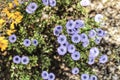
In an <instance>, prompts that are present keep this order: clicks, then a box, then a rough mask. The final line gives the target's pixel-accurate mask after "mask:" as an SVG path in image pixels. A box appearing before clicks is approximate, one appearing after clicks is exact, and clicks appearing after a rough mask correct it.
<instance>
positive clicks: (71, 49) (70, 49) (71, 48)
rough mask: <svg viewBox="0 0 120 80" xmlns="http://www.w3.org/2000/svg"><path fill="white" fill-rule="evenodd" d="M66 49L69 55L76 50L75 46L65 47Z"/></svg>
mask: <svg viewBox="0 0 120 80" xmlns="http://www.w3.org/2000/svg"><path fill="white" fill-rule="evenodd" d="M67 49H68V52H69V53H73V52H75V50H76V49H75V46H74V45H73V44H69V45H68V47H67Z"/></svg>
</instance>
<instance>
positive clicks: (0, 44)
mask: <svg viewBox="0 0 120 80" xmlns="http://www.w3.org/2000/svg"><path fill="white" fill-rule="evenodd" d="M7 47H8V40H6V39H4V37H0V49H1V51H4V50H5V49H6V48H7Z"/></svg>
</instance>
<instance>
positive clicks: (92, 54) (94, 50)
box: [89, 47, 99, 58]
mask: <svg viewBox="0 0 120 80" xmlns="http://www.w3.org/2000/svg"><path fill="white" fill-rule="evenodd" d="M98 55H99V49H98V48H97V47H93V48H91V49H90V54H89V57H94V58H95V57H97V56H98Z"/></svg>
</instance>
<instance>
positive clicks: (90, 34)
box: [88, 30, 96, 38]
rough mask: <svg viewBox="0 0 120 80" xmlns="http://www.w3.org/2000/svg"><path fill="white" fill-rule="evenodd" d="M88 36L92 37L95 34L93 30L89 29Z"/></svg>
mask: <svg viewBox="0 0 120 80" xmlns="http://www.w3.org/2000/svg"><path fill="white" fill-rule="evenodd" d="M88 36H89V38H94V37H95V36H96V32H95V30H90V31H89V35H88Z"/></svg>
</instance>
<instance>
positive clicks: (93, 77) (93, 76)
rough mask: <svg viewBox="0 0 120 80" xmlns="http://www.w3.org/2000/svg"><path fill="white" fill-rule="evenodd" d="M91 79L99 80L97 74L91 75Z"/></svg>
mask: <svg viewBox="0 0 120 80" xmlns="http://www.w3.org/2000/svg"><path fill="white" fill-rule="evenodd" d="M89 80H98V79H97V76H95V75H91V76H90V79H89Z"/></svg>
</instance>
